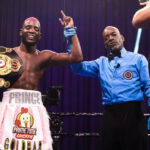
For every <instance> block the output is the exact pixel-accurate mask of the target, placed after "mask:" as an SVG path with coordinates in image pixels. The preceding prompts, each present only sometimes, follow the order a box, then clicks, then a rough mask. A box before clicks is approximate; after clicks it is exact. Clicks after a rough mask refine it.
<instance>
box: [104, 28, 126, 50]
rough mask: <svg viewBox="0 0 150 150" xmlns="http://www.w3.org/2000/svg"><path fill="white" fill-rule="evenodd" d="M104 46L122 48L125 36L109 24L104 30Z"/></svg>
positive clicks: (114, 48) (110, 48)
mask: <svg viewBox="0 0 150 150" xmlns="http://www.w3.org/2000/svg"><path fill="white" fill-rule="evenodd" d="M103 39H104V46H105V48H106V49H107V50H110V51H115V50H121V49H122V48H123V47H124V46H123V42H124V37H123V36H122V35H121V34H120V32H119V30H118V29H117V28H115V27H112V26H108V27H106V28H105V29H104V31H103Z"/></svg>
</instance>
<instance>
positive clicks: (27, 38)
mask: <svg viewBox="0 0 150 150" xmlns="http://www.w3.org/2000/svg"><path fill="white" fill-rule="evenodd" d="M20 36H21V37H22V42H23V43H24V44H25V45H29V46H34V45H36V44H37V43H38V41H39V40H40V37H41V32H40V23H39V22H38V21H36V20H32V19H31V20H27V21H25V22H24V24H23V27H22V29H21V30H20Z"/></svg>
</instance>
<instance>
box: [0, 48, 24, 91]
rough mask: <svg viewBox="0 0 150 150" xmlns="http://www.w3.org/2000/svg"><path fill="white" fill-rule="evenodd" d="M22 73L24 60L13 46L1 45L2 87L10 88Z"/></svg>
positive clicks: (0, 84) (0, 85) (0, 68)
mask: <svg viewBox="0 0 150 150" xmlns="http://www.w3.org/2000/svg"><path fill="white" fill-rule="evenodd" d="M21 73H22V61H21V59H20V58H19V56H18V55H17V53H16V52H15V50H13V49H12V48H6V47H3V46H0V88H9V87H11V86H12V84H13V83H14V82H15V81H16V80H17V79H18V77H19V76H20V75H21Z"/></svg>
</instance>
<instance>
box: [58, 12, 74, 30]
mask: <svg viewBox="0 0 150 150" xmlns="http://www.w3.org/2000/svg"><path fill="white" fill-rule="evenodd" d="M61 14H62V16H63V20H62V19H61V18H59V22H60V23H61V25H62V26H63V27H65V26H71V27H72V28H74V22H73V19H72V18H71V17H69V16H66V15H65V13H64V12H63V11H62V10H61Z"/></svg>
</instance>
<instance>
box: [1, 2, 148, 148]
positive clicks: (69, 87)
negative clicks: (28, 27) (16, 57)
mask: <svg viewBox="0 0 150 150" xmlns="http://www.w3.org/2000/svg"><path fill="white" fill-rule="evenodd" d="M61 9H62V10H64V11H65V13H66V14H67V15H69V16H72V17H73V18H74V22H75V26H77V33H78V37H79V40H80V43H81V47H82V51H83V55H84V60H93V59H96V58H98V57H99V56H102V55H106V51H105V50H104V46H103V39H102V31H103V28H104V27H105V26H107V25H113V26H116V27H118V28H119V29H120V31H121V33H122V34H123V35H124V36H125V47H126V49H127V50H129V51H133V49H134V43H135V39H136V33H137V29H135V28H134V27H133V26H132V24H131V20H132V16H133V14H134V12H135V11H136V10H137V9H139V5H138V0H0V45H3V46H7V47H15V46H17V45H19V44H20V37H19V29H20V28H21V26H22V23H23V21H24V19H25V18H27V17H30V16H34V17H37V18H38V19H39V20H40V22H41V27H42V38H41V41H40V42H39V44H38V49H39V50H43V49H50V50H54V51H56V52H63V51H65V49H66V43H65V40H64V38H63V28H62V27H61V25H60V23H59V21H58V18H59V17H61V14H60V10H61ZM149 31H150V30H144V31H143V33H142V39H141V43H140V51H139V52H140V53H142V54H144V55H145V56H146V57H148V53H149V47H150V44H149V36H150V33H149ZM58 85H61V86H64V91H63V92H62V94H61V101H60V103H59V105H57V106H53V107H51V109H50V108H48V111H54V112H88V113H93V112H102V111H103V107H102V104H101V88H100V86H99V81H98V79H96V78H88V77H80V76H76V75H74V74H72V72H71V69H70V67H69V66H63V67H62V66H61V67H58V66H57V67H50V68H49V69H48V70H47V72H46V73H45V75H44V77H43V80H42V83H41V89H40V90H41V91H42V92H45V91H46V90H48V89H49V87H50V86H58ZM143 105H144V111H145V112H147V105H146V104H143ZM63 121H64V126H63V128H64V132H70V133H74V132H98V131H99V129H100V125H101V117H91V118H89V117H64V118H63ZM99 145H100V144H99V142H98V138H97V137H94V136H93V137H67V136H64V137H61V138H60V142H59V149H61V150H76V149H78V150H97V149H98V148H99Z"/></svg>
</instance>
